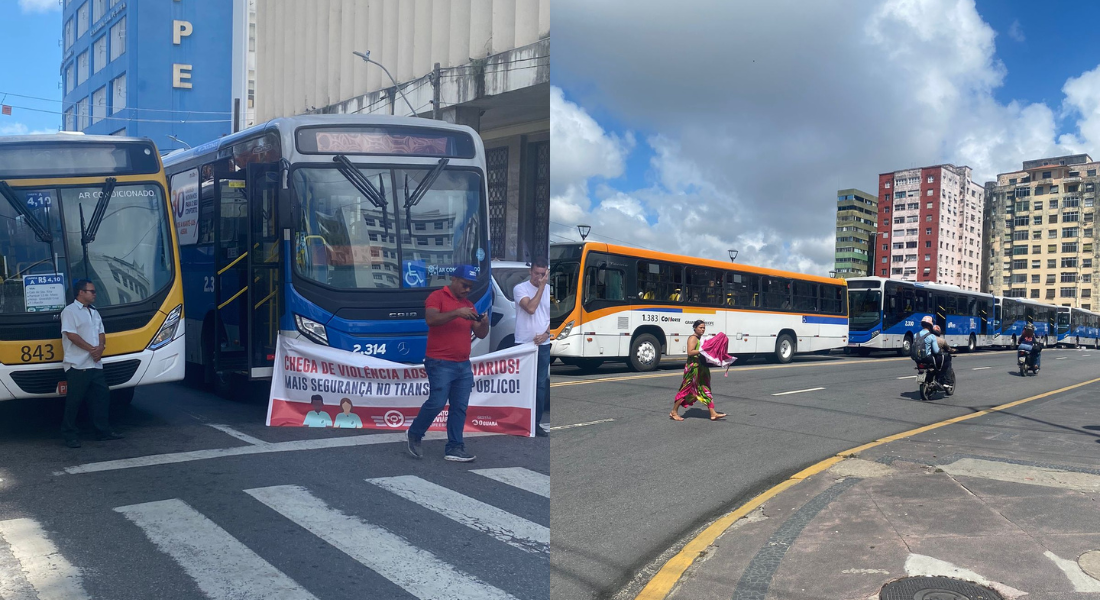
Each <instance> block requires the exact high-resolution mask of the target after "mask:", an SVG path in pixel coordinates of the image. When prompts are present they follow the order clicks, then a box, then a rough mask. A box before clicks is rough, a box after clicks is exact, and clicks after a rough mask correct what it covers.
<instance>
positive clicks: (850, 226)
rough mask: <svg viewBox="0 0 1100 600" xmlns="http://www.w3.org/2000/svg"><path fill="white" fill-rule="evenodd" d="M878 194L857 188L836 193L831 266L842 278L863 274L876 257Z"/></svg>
mask: <svg viewBox="0 0 1100 600" xmlns="http://www.w3.org/2000/svg"><path fill="white" fill-rule="evenodd" d="M877 215H878V197H877V196H875V195H874V194H868V193H867V192H864V191H861V190H857V189H847V190H837V193H836V253H835V259H834V264H835V266H834V267H833V268H834V269H835V271H836V276H837V277H840V278H842V279H847V278H849V277H865V276H867V275H868V274H870V270H871V264H872V263H873V262H874V260H875V237H876V234H877V227H876V224H875V217H876V216H877Z"/></svg>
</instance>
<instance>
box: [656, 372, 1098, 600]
mask: <svg viewBox="0 0 1100 600" xmlns="http://www.w3.org/2000/svg"><path fill="white" fill-rule="evenodd" d="M1052 362H1053V361H1052ZM1045 366H1046V361H1044V367H1045ZM1048 371H1049V370H1048V369H1044V372H1043V374H1041V375H1040V376H1039V377H1038V378H1035V379H1041V378H1043V376H1044V375H1047V373H1048ZM1029 382H1030V378H1029ZM1047 382H1048V383H1051V384H1052V385H1050V387H1051V388H1055V387H1056V380H1052V379H1050V378H1049V376H1048V379H1047ZM1066 388H1069V389H1062V390H1061V391H1056V392H1055V393H1049V392H1047V393H1043V394H1036V395H1033V396H1032V397H1029V398H1024V399H1022V401H1017V402H1013V403H1011V405H1009V406H1005V407H1004V408H1003V409H996V408H995V409H993V410H992V411H985V410H983V411H978V412H975V413H973V415H975V416H972V418H971V417H963V418H962V419H961V420H959V419H955V420H953V421H954V422H952V423H949V424H944V425H942V426H939V425H934V426H933V427H931V428H929V427H925V428H921V430H920V431H919V432H917V433H914V434H912V435H905V434H903V436H902V437H900V439H895V440H893V441H887V442H885V443H880V444H877V445H872V446H871V447H866V448H864V449H862V450H860V451H858V452H854V453H842V456H838V457H834V458H832V459H829V460H827V461H824V462H822V463H818V465H815V466H814V467H811V468H809V469H807V470H806V471H805V472H803V473H802V474H801V475H799V476H796V477H795V478H792V479H789V480H786V481H784V482H783V483H781V484H780V485H779V486H777V487H776V488H773V489H771V490H768V491H766V492H764V493H763V494H762V495H761V496H759V497H757V498H756V499H755V500H753V501H750V502H749V503H747V504H746V505H743V506H742V507H740V508H739V509H738V510H736V511H734V512H733V513H731V514H730V515H727V517H726V518H725V519H720V520H719V522H718V523H717V524H716V525H715V526H714V527H711V528H710V529H708V530H704V532H703V533H702V534H701V535H698V536H695V539H694V540H693V542H694V545H693V544H692V543H691V542H689V544H688V545H687V546H686V547H685V551H681V553H680V554H679V555H677V556H674V557H673V560H671V561H669V562H668V563H666V565H665V568H664V569H662V572H660V573H658V575H657V576H656V577H655V578H654V579H653V580H651V582H650V585H649V586H648V587H647V588H646V589H645V590H643V592H642V593H641V595H639V596H638V598H645V599H647V600H653V599H656V598H666V597H667V598H673V599H691V600H706V599H709V598H723V599H728V598H731V597H732V598H733V599H734V600H747V599H759V600H765V599H768V600H780V599H791V600H794V599H799V600H801V599H810V598H851V599H868V600H869V599H873V598H880V593H882V590H883V588H884V586H888V585H889V586H893V587H892V589H894V590H899V589H901V588H904V592H903V593H901V592H899V594H900V595H896V596H892V597H896V598H907V599H908V598H929V597H932V598H941V597H942V598H979V597H980V598H995V597H996V596H993V595H992V594H990V592H991V591H992V592H995V593H997V594H999V595H1000V597H1002V598H1026V599H1027V600H1048V599H1049V600H1054V599H1068V598H1075V599H1088V598H1100V410H1098V407H1097V404H1096V395H1097V391H1098V389H1100V379H1094V380H1092V381H1091V382H1082V383H1079V384H1075V385H1072V386H1066ZM677 559H679V560H680V561H681V566H683V564H687V565H690V566H688V567H687V569H686V571H685V572H683V573H682V575H678V574H677V572H676V571H677V569H676V568H672V569H670V568H669V566H668V565H673V566H674V567H675V564H674V563H676V562H677ZM967 586H969V587H967ZM662 587H663V588H664V589H662ZM668 588H671V590H670V593H667V591H666V590H667V589H668ZM931 590H953V591H954V593H956V594H959V595H955V596H952V595H948V594H947V593H946V592H938V593H939V594H941V595H935V594H934V593H933V592H932V591H931ZM887 593H889V592H887ZM881 597H887V596H881Z"/></svg>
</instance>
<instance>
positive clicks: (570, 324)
mask: <svg viewBox="0 0 1100 600" xmlns="http://www.w3.org/2000/svg"><path fill="white" fill-rule="evenodd" d="M574 322H575V321H570V322H568V323H566V324H565V327H562V328H561V333H559V334H558V339H559V340H564V339H565V338H566V336H568V335H569V332H570V331H573V323H574Z"/></svg>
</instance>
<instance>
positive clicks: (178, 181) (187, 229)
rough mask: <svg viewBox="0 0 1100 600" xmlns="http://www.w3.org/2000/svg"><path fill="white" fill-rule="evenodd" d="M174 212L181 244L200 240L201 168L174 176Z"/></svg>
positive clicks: (187, 244)
mask: <svg viewBox="0 0 1100 600" xmlns="http://www.w3.org/2000/svg"><path fill="white" fill-rule="evenodd" d="M172 213H173V214H174V215H175V217H176V236H177V237H179V243H180V245H181V246H189V245H192V244H195V243H197V242H198V241H199V227H198V224H199V170H198V169H191V170H190V171H184V172H183V173H176V174H175V175H173V176H172Z"/></svg>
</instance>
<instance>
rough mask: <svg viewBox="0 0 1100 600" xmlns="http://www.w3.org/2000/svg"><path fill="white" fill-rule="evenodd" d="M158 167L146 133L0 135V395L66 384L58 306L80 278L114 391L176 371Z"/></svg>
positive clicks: (171, 261)
mask: <svg viewBox="0 0 1100 600" xmlns="http://www.w3.org/2000/svg"><path fill="white" fill-rule="evenodd" d="M166 189H167V186H166V185H165V180H164V168H163V165H162V164H161V161H160V156H159V155H158V153H157V149H156V146H155V145H154V144H153V142H151V141H149V140H147V139H138V138H125V137H114V136H75V135H35V136H14V137H0V400H11V399H15V398H34V397H54V396H60V395H63V394H64V392H65V385H64V380H65V372H64V370H63V369H62V367H61V359H62V349H61V309H62V308H64V307H65V305H67V304H69V303H71V302H72V301H73V298H74V295H73V284H74V283H75V282H76V281H78V280H80V279H85V278H87V279H90V280H91V281H92V283H94V284H95V286H96V290H97V291H98V292H99V293H98V295H97V297H96V304H95V306H96V308H97V309H98V310H99V313H100V316H102V318H103V327H104V329H106V331H107V349H106V351H105V352H104V357H103V368H104V375H105V376H106V379H107V384H108V385H109V386H110V387H111V389H112V399H113V400H114V401H116V402H122V403H128V402H129V401H130V400H131V399H132V398H133V392H134V386H138V385H143V384H148V383H159V382H164V381H176V380H179V379H182V378H183V374H184V360H183V358H184V357H183V350H184V342H183V330H184V328H183V327H182V326H180V324H179V323H180V321H181V320H182V319H183V290H182V286H181V282H180V276H179V273H180V268H179V257H178V253H177V252H176V248H177V245H176V230H175V227H174V226H173V222H172V208H171V205H170V204H169V202H168V197H167V195H166V191H165V190H166Z"/></svg>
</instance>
